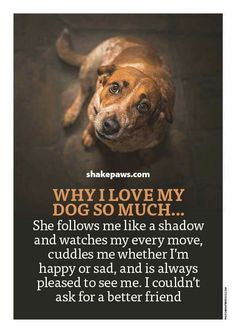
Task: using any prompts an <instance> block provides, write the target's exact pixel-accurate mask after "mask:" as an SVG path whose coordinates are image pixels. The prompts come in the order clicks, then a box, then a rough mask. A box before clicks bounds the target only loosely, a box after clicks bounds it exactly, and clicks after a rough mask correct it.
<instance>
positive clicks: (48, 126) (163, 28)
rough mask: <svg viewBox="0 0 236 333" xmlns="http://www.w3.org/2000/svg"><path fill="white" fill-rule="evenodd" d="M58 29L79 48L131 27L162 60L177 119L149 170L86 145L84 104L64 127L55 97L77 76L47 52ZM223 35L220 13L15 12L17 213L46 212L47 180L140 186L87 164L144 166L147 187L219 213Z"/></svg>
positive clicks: (60, 183)
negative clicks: (175, 189) (91, 175)
mask: <svg viewBox="0 0 236 333" xmlns="http://www.w3.org/2000/svg"><path fill="white" fill-rule="evenodd" d="M64 27H69V28H70V30H71V32H72V37H73V45H74V47H75V49H76V50H78V51H80V52H81V53H86V52H87V51H89V50H91V49H92V48H93V47H94V46H96V45H97V44H98V43H99V42H100V41H102V40H104V39H105V38H107V37H110V36H114V35H117V34H129V35H135V36H139V37H143V38H145V39H148V40H150V41H151V42H152V44H153V45H155V46H156V47H157V48H158V49H159V50H160V52H161V53H162V54H163V55H164V57H165V58H166V60H167V61H168V63H169V65H170V67H171V69H172V71H173V76H174V81H175V85H176V92H177V96H176V104H175V119H174V123H173V124H172V126H171V129H170V132H169V135H168V138H167V140H166V141H165V142H164V144H163V145H162V146H161V147H158V148H155V153H156V158H155V161H154V162H153V163H152V164H151V166H150V167H145V166H144V165H143V164H142V163H141V162H140V159H139V158H138V157H137V155H136V154H114V153H111V152H109V151H107V150H106V149H104V147H103V146H102V144H100V145H98V146H96V147H94V148H92V149H91V150H90V151H85V150H84V148H83V147H82V145H81V141H80V138H81V133H82V130H83V128H84V126H85V123H86V117H87V116H86V106H85V107H84V111H83V113H82V115H81V117H80V118H79V119H78V121H77V122H76V124H75V125H74V126H73V127H72V128H71V129H68V130H66V131H65V130H64V129H63V128H62V126H61V119H62V115H63V110H64V106H63V105H62V95H63V93H64V92H65V90H66V89H67V88H68V87H69V86H71V84H75V85H76V78H77V74H78V73H77V69H76V68H73V67H70V66H68V65H65V64H64V63H62V62H61V61H60V60H59V59H58V57H57V55H56V52H55V46H54V45H55V41H56V38H57V37H58V35H59V34H60V32H61V31H62V29H63V28H64ZM221 33H222V32H221V16H220V15H16V16H15V186H16V187H15V195H16V198H17V214H18V215H21V214H23V215H25V214H30V211H32V212H33V213H34V214H35V212H39V213H40V214H42V213H44V212H45V213H46V212H47V211H48V210H49V209H50V201H51V198H52V193H51V188H52V187H84V186H95V185H96V186H100V185H102V186H106V185H107V184H110V185H111V186H121V187H123V186H127V187H132V186H136V185H138V186H141V185H143V186H147V184H146V180H139V181H138V182H137V180H135V181H134V180H122V181H119V183H116V181H110V180H104V179H101V180H99V179H91V180H89V179H86V178H85V173H86V172H87V171H88V170H90V169H92V170H94V171H96V170H101V169H102V170H104V171H107V170H117V171H121V170H128V171H130V170H134V169H135V170H143V171H145V170H149V171H150V172H151V174H152V178H151V182H152V185H153V186H157V187H160V186H165V187H168V186H181V187H186V188H187V191H188V196H187V197H186V205H187V207H188V208H189V209H191V210H201V211H205V210H208V211H218V210H219V211H220V210H221V189H222V186H221V171H222V168H221V153H222V152H221V147H222V111H221V107H222V96H221V89H222V87H221V71H222V67H221ZM26 204H27V206H28V207H30V208H28V210H27V213H26V209H25V207H26Z"/></svg>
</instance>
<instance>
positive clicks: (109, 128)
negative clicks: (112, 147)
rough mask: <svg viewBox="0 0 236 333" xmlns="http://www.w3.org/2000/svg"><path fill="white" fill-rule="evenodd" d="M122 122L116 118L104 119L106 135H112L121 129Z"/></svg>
mask: <svg viewBox="0 0 236 333" xmlns="http://www.w3.org/2000/svg"><path fill="white" fill-rule="evenodd" d="M119 129H120V124H119V123H118V121H117V120H116V119H115V118H106V119H105V120H104V121H103V132H104V133H105V134H106V135H112V134H115V133H117V132H118V131H119Z"/></svg>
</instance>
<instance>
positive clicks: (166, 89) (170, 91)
mask: <svg viewBox="0 0 236 333" xmlns="http://www.w3.org/2000/svg"><path fill="white" fill-rule="evenodd" d="M160 89H161V101H160V103H159V105H158V113H159V115H160V117H162V118H165V119H166V121H168V123H172V122H173V109H174V102H175V87H174V84H173V82H172V81H170V80H168V81H162V82H161V84H160Z"/></svg>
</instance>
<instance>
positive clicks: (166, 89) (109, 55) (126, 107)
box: [56, 29, 175, 152]
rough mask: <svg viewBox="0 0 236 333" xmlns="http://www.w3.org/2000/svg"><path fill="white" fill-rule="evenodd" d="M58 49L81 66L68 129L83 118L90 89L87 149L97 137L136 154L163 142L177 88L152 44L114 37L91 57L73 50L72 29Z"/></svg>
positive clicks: (66, 121)
mask: <svg viewBox="0 0 236 333" xmlns="http://www.w3.org/2000/svg"><path fill="white" fill-rule="evenodd" d="M56 48H57V52H58V55H59V57H60V58H61V59H62V60H64V61H65V62H67V63H69V64H71V65H75V66H80V75H79V83H80V85H79V91H78V94H77V97H76V99H75V100H74V102H73V104H72V105H71V106H70V108H69V109H68V110H67V111H66V113H65V115H64V119H63V125H64V127H68V126H70V125H72V124H73V123H74V122H75V120H76V118H77V117H78V115H79V113H80V111H81V109H82V106H83V103H84V101H85V99H86V98H87V96H88V94H89V92H90V90H91V89H94V88H95V93H94V95H93V97H92V99H91V101H90V104H89V106H88V117H89V124H88V126H87V127H86V129H85V130H84V132H83V136H82V141H83V144H84V146H85V147H91V146H92V145H93V144H95V142H96V140H97V138H98V139H99V140H101V141H102V142H104V143H105V144H106V145H107V146H108V147H110V148H111V149H112V150H113V151H118V152H131V151H136V150H142V149H147V148H152V147H154V146H155V145H157V144H159V143H160V142H161V141H162V139H163V137H164V134H165V132H166V128H167V124H168V123H171V122H172V119H173V116H172V113H173V107H174V99H175V89H174V85H173V82H172V79H171V74H170V71H169V69H168V67H167V66H166V65H165V64H164V63H163V61H162V60H161V58H160V56H159V55H158V53H157V51H156V50H155V49H153V48H152V47H151V46H150V45H149V44H148V43H146V42H144V41H142V40H139V39H135V38H127V37H113V38H110V39H108V40H105V41H104V42H102V43H101V44H99V45H98V46H97V47H96V48H95V49H94V50H92V51H91V52H90V53H89V54H87V55H80V54H77V53H75V52H74V51H73V50H72V49H71V48H70V34H69V31H68V30H67V29H65V30H64V31H63V33H62V34H61V36H60V37H59V38H58V40H57V43H56Z"/></svg>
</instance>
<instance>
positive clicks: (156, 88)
mask: <svg viewBox="0 0 236 333" xmlns="http://www.w3.org/2000/svg"><path fill="white" fill-rule="evenodd" d="M98 75H99V81H98V82H99V85H98V89H97V92H96V94H97V95H96V99H95V103H94V107H93V109H94V110H93V112H94V114H93V123H94V127H95V132H96V135H97V136H98V138H99V139H101V140H102V141H104V140H110V141H111V140H115V141H117V140H120V139H121V138H122V137H124V136H125V137H127V136H129V135H127V134H129V133H132V132H134V131H136V132H137V131H138V129H140V128H142V127H144V126H145V127H146V126H150V128H151V127H152V126H153V124H154V123H155V122H156V121H157V120H158V119H162V120H163V121H167V122H170V123H171V122H172V108H173V105H172V104H173V103H172V104H171V103H169V101H168V87H167V86H166V83H165V82H166V81H165V80H162V79H160V80H159V81H157V82H156V81H154V80H153V79H152V78H151V77H149V76H147V75H145V74H144V73H143V72H141V71H139V70H137V69H135V68H133V67H120V68H116V67H115V66H114V65H109V66H101V67H100V68H99V69H98ZM159 82H160V84H159ZM144 139H145V138H144Z"/></svg>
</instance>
